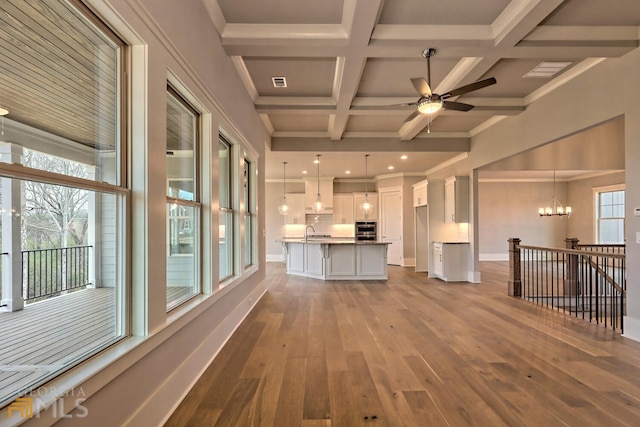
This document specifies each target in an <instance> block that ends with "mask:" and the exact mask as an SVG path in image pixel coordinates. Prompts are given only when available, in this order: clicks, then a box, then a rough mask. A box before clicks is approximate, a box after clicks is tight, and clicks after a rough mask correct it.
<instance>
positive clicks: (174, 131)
mask: <svg viewBox="0 0 640 427" xmlns="http://www.w3.org/2000/svg"><path fill="white" fill-rule="evenodd" d="M198 130H199V115H198V113H197V111H196V110H195V109H194V108H192V107H191V106H190V105H189V104H188V103H187V102H186V101H185V100H184V99H183V98H182V97H181V96H180V95H178V93H177V92H176V91H175V90H174V89H172V88H171V87H169V88H168V90H167V150H166V153H167V309H168V310H170V309H172V308H174V307H176V306H177V305H179V304H180V303H182V302H184V301H186V300H187V299H189V298H191V297H192V296H194V295H196V294H198V293H199V292H200V285H199V283H200V232H199V231H200V210H201V206H200V203H199V201H200V197H199V191H198V188H199V186H198V175H199V174H198V170H199V169H198V163H199V162H198V147H199V145H200V144H199V132H198Z"/></svg>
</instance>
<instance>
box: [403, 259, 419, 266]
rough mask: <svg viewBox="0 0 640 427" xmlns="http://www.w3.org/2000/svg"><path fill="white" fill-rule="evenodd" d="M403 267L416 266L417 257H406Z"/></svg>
mask: <svg viewBox="0 0 640 427" xmlns="http://www.w3.org/2000/svg"><path fill="white" fill-rule="evenodd" d="M402 266H403V267H415V266H416V259H415V258H405V259H404V264H402Z"/></svg>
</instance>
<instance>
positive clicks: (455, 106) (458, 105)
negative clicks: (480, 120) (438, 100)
mask: <svg viewBox="0 0 640 427" xmlns="http://www.w3.org/2000/svg"><path fill="white" fill-rule="evenodd" d="M442 108H445V109H447V110H456V111H469V110H471V109H472V108H473V105H470V104H465V103H462V102H454V101H443V102H442Z"/></svg>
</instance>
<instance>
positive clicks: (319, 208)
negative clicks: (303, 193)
mask: <svg viewBox="0 0 640 427" xmlns="http://www.w3.org/2000/svg"><path fill="white" fill-rule="evenodd" d="M316 157H317V159H316V160H315V163H316V165H317V166H318V194H316V201H315V202H314V203H313V206H312V209H313V213H320V212H322V210H323V209H324V203H322V199H321V198H320V154H316Z"/></svg>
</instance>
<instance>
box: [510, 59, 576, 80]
mask: <svg viewBox="0 0 640 427" xmlns="http://www.w3.org/2000/svg"><path fill="white" fill-rule="evenodd" d="M571 64H573V62H549V61H545V62H541V63H539V64H538V65H536V66H535V68H534V69H533V70H531V71H529V72H528V73H527V74H525V75H524V76H522V77H524V78H543V79H548V78H549V77H552V76H554V75H555V74H557V73H559V72H560V71H562V70H564V69H565V68H567V67H568V66H569V65H571Z"/></svg>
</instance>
